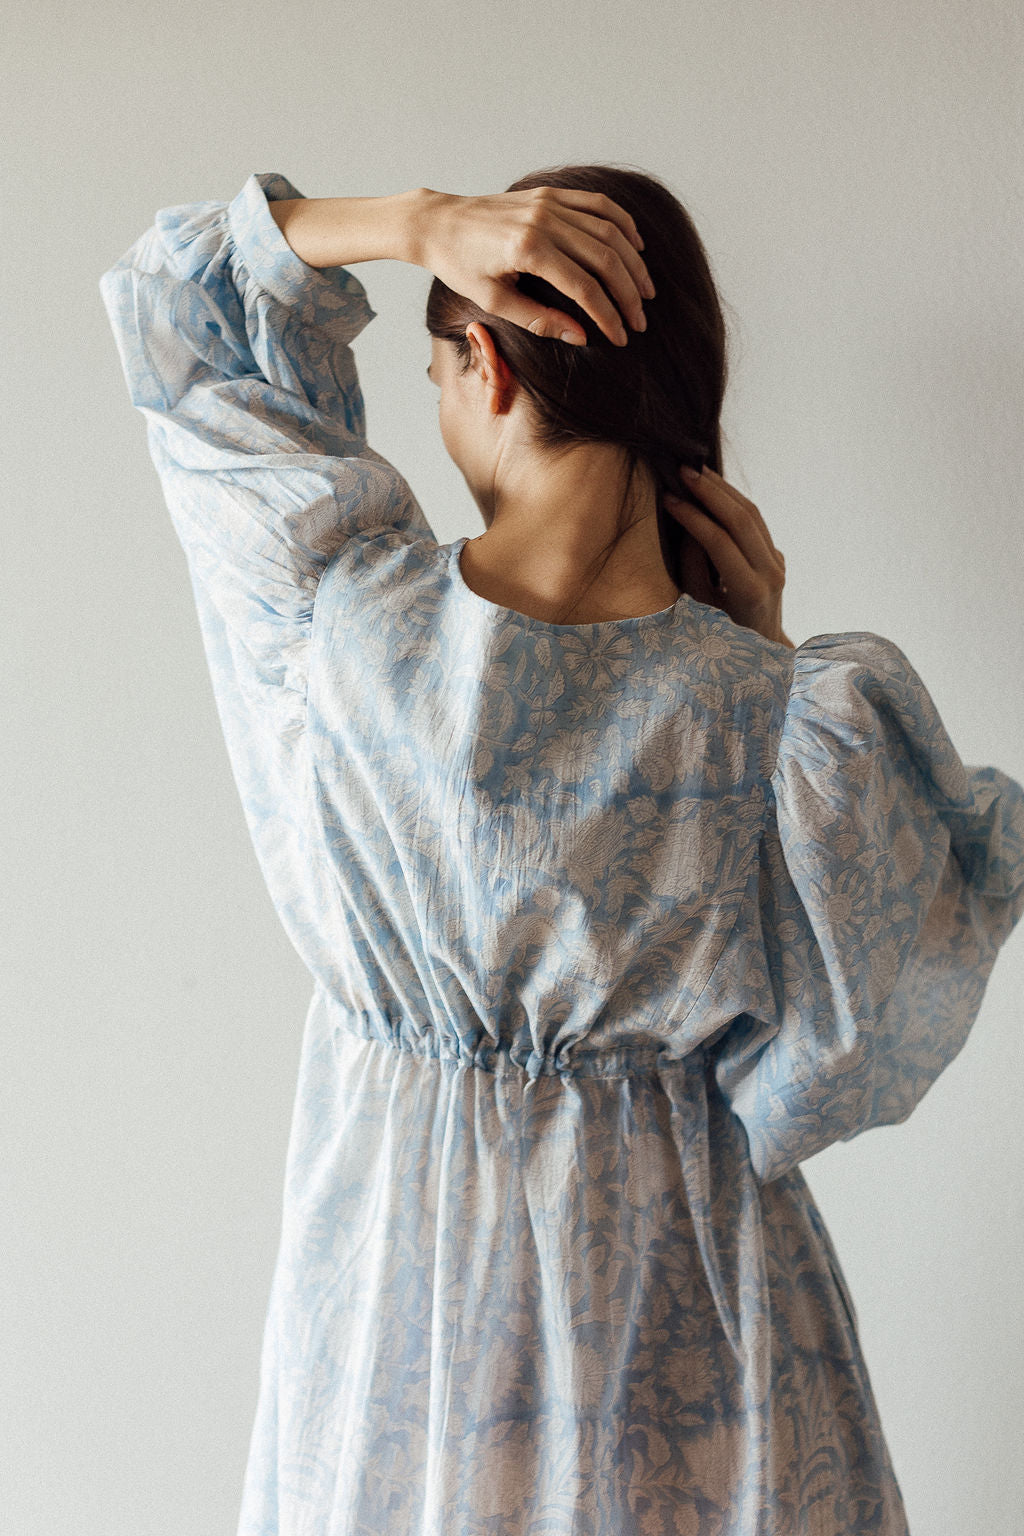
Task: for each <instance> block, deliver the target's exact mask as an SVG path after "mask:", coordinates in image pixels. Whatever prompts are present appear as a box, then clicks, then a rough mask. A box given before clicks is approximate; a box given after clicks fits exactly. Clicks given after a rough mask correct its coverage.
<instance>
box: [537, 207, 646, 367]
mask: <svg viewBox="0 0 1024 1536" xmlns="http://www.w3.org/2000/svg"><path fill="white" fill-rule="evenodd" d="M577 250H578V251H579V252H580V254H581V255H582V256H583V259H584V260H586V261H587V263H588V267H589V266H590V265H591V264H592V266H593V267H594V268H597V270H598V271H599V272H600V273H601V278H603V282H602V281H601V280H600V279H599V278H598V277H597V276H595V275H594V271H593V270H592V269H591V270H587V269H585V268H584V267H583V266H581V265H580V261H579V259H578V258H577V256H574V255H570V254H568V253H567V252H566V251H564V250H562V249H561V248H560V247H559V246H557V245H554V244H553V243H552V242H551V241H550V239H548V238H545V239H544V240H543V242H541V243H538V244H537V245H536V246H533V245H529V244H527V245H524V247H523V248H522V250H521V253H520V257H519V262H520V264H521V265H520V270H521V271H526V272H532V273H533V274H534V275H535V276H537V277H542V278H544V279H545V281H546V282H549V283H550V284H551V285H552V286H553V287H554V288H557V289H558V291H559V293H564V294H565V295H566V296H567V297H568V298H570V299H574V300H575V301H576V303H577V304H578V305H579V306H580V308H581V309H582V310H583V311H584V313H585V314H588V315H589V316H590V318H591V319H592V320H593V322H594V324H595V325H596V326H598V327H599V329H600V330H601V331H603V332H604V334H605V335H606V336H607V337H608V340H609V341H611V342H613V343H614V344H615V345H616V346H620V347H624V346H625V345H626V342H627V341H628V337H627V334H626V328H625V326H624V325H623V323H622V320H621V318H620V316H619V312H618V310H617V309H616V308H615V305H614V303H613V302H612V300H611V298H610V297H609V295H608V292H607V291H606V288H605V286H604V285H605V284H607V285H608V287H611V288H612V289H613V290H614V291H615V292H616V294H617V295H619V296H621V302H622V304H623V308H624V309H625V311H626V313H627V314H628V313H629V308H630V305H634V304H638V303H639V294H638V293H637V290H636V286H635V284H633V282H632V279H631V278H630V277H629V274H628V272H627V271H626V268H625V266H624V265H623V262H622V259H621V257H619V256H618V255H617V254H616V253H615V252H613V251H612V250H611V247H610V246H607V245H602V244H601V243H600V241H597V240H592V239H591V237H590V236H585V235H583V234H582V232H581V234H580V237H579V241H578V242H577ZM630 289H631V290H632V296H630Z"/></svg>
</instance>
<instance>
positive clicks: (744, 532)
mask: <svg viewBox="0 0 1024 1536" xmlns="http://www.w3.org/2000/svg"><path fill="white" fill-rule="evenodd" d="M680 472H681V475H682V478H683V480H684V481H685V482H686V484H687V485H688V486H689V488H690V494H691V495H692V496H693V498H694V501H693V502H691V501H689V500H684V499H683V498H681V497H679V496H673V495H671V494H670V493H669V492H668V491H665V492H663V493H662V500H663V501H664V503H665V509H666V511H668V512H670V513H671V514H672V516H673V517H674V518H675V519H676V521H677V522H679V523H681V524H682V526H683V528H684V529H685V530H686V532H687V533H688V534H689V535H690V537H689V539H688V540H687V541H686V543H685V545H684V550H683V575H684V578H685V581H686V591H687V592H689V593H690V595H691V597H695V598H696V599H697V601H698V602H701V603H708V604H709V605H711V606H713V607H716V608H721V609H722V610H723V611H724V612H725V613H727V614H728V615H729V617H730V618H731V619H733V620H734V621H735V622H736V623H737V624H742V625H744V626H745V627H746V628H747V629H753V630H756V631H757V633H758V634H759V635H764V636H765V638H766V639H768V640H775V641H777V642H778V643H779V644H781V645H788V646H790V647H792V646H793V642H792V640H790V639H789V637H788V636H787V635H786V634H785V633H784V632H783V629H782V589H783V587H784V586H785V584H786V559H785V556H784V555H783V554H782V552H781V551H780V550H778V549H776V547H775V545H774V543H773V542H772V536H771V534H770V533H769V532H768V525H767V523H766V522H765V520H764V518H763V517H762V516H761V513H760V511H759V510H758V508H757V507H756V506H755V505H754V503H753V502H752V501H751V500H750V499H749V498H748V497H746V496H744V495H743V494H742V493H741V492H740V491H738V490H737V489H736V487H735V486H733V485H730V484H729V483H728V482H727V481H726V480H723V479H722V476H721V475H719V474H716V473H715V471H714V470H713V469H711V468H709V467H708V465H706V464H705V466H704V468H703V469H702V470H701V472H700V473H699V474H697V473H696V472H695V471H692V470H690V469H689V468H688V467H687V466H686V465H683V466H681V469H680ZM705 509H706V510H705ZM712 568H713V569H714V571H716V572H717V573H718V584H717V585H716V583H715V580H714V577H713V574H712Z"/></svg>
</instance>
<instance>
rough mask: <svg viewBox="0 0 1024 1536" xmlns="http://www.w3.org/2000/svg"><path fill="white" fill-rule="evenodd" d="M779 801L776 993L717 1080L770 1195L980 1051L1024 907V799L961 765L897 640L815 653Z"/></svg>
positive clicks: (844, 638)
mask: <svg viewBox="0 0 1024 1536" xmlns="http://www.w3.org/2000/svg"><path fill="white" fill-rule="evenodd" d="M771 786H772V790H773V797H772V798H773V806H774V812H773V816H772V818H771V819H770V824H769V826H768V827H767V829H766V833H765V837H764V839H763V845H762V868H761V876H760V891H759V914H758V915H759V923H760V933H761V940H762V944H763V954H764V959H765V974H766V976H767V977H768V978H769V987H768V991H769V994H770V997H769V1000H768V1001H767V1002H766V1004H765V1006H763V1007H761V1008H760V1009H759V1010H758V1011H757V1012H756V1013H750V1014H748V1015H745V1016H744V1017H743V1018H742V1019H741V1020H740V1021H739V1022H738V1024H737V1027H736V1029H735V1030H733V1031H731V1032H727V1033H726V1035H725V1036H724V1037H723V1038H722V1041H721V1042H720V1046H719V1049H718V1052H717V1055H716V1060H715V1068H714V1070H715V1077H716V1080H717V1082H718V1085H719V1087H720V1088H721V1090H722V1092H723V1094H724V1096H725V1098H726V1099H727V1101H728V1102H729V1104H730V1107H731V1108H732V1109H733V1111H734V1112H735V1113H736V1114H737V1115H738V1116H739V1118H740V1120H741V1121H742V1123H743V1125H744V1127H745V1130H746V1133H747V1138H748V1142H749V1147H750V1153H751V1160H752V1162H753V1165H754V1168H755V1171H756V1172H757V1174H758V1176H759V1177H760V1178H761V1179H762V1180H763V1181H767V1180H770V1179H773V1178H776V1177H778V1176H779V1175H780V1174H781V1173H784V1172H785V1171H787V1170H788V1169H789V1168H791V1167H793V1166H794V1165H795V1164H797V1163H799V1162H801V1161H802V1160H804V1159H805V1158H808V1157H811V1156H812V1155H813V1154H814V1153H816V1152H819V1151H821V1150H822V1149H823V1148H824V1147H826V1146H828V1145H830V1144H831V1143H833V1142H836V1141H838V1140H850V1139H851V1138H852V1137H853V1136H856V1135H858V1134H860V1133H861V1132H862V1131H864V1130H867V1129H868V1128H869V1127H871V1126H874V1125H888V1124H893V1123H896V1122H899V1121H902V1120H905V1119H906V1117H907V1116H908V1115H909V1114H910V1112H911V1110H912V1109H913V1108H914V1107H915V1106H916V1105H917V1104H918V1103H919V1101H920V1100H921V1098H922V1097H923V1096H924V1094H925V1093H926V1091H927V1090H928V1088H929V1087H930V1086H931V1084H932V1083H933V1082H934V1081H935V1080H936V1078H937V1077H938V1076H939V1074H940V1073H941V1072H942V1071H943V1070H944V1068H945V1067H946V1066H948V1064H949V1063H950V1062H951V1061H952V1060H953V1059H954V1057H955V1056H956V1055H957V1054H958V1052H959V1051H960V1049H961V1048H962V1046H963V1045H964V1042H965V1041H966V1039H967V1036H968V1034H969V1032H970V1029H971V1026H972V1025H973V1023H974V1020H975V1018H976V1017H977V1014H978V1011H979V1009H980V1006H981V1002H982V997H983V995H984V992H985V988H986V986H987V983H988V979H989V976H990V974H991V971H992V968H993V966H994V964H995V960H996V957H997V955H998V952H999V950H1000V948H1001V946H1002V945H1003V943H1004V942H1005V940H1006V939H1007V937H1008V936H1009V934H1010V932H1011V930H1012V929H1013V927H1014V925H1015V924H1016V923H1017V921H1018V920H1019V918H1020V916H1021V914H1022V912H1024V788H1022V787H1021V785H1020V784H1019V783H1018V782H1017V781H1016V780H1014V779H1012V778H1010V777H1009V776H1008V775H1007V774H1005V773H1003V772H1002V771H1001V770H1000V769H998V768H994V767H977V766H965V765H964V764H963V763H962V762H961V760H960V758H959V756H958V754H957V752H956V749H955V747H954V745H953V743H952V742H951V740H950V738H949V736H948V734H947V732H946V729H945V726H944V725H943V722H942V720H941V719H940V717H939V714H938V712H937V710H936V707H935V704H934V702H933V700H932V699H931V697H930V695H929V693H928V691H927V689H926V688H925V685H924V683H923V682H922V680H921V678H920V677H919V676H918V674H917V672H916V671H915V670H914V668H913V667H912V666H911V664H910V662H909V661H908V660H907V658H906V656H905V655H904V654H903V652H902V651H901V650H900V649H899V647H898V646H896V645H895V644H893V642H891V641H889V640H886V639H884V638H883V637H881V636H879V635H874V634H870V633H867V632H857V633H848V634H834V635H817V636H814V637H813V638H812V639H811V640H808V641H806V642H805V643H804V644H803V645H801V646H799V647H798V648H797V650H796V652H795V653H794V670H793V676H792V682H791V687H790V693H789V698H788V703H787V707H786V713H785V719H784V722H783V725H782V730H781V734H780V738H779V749H778V756H777V761H776V764H775V769H774V772H773V774H772V779H771Z"/></svg>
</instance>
